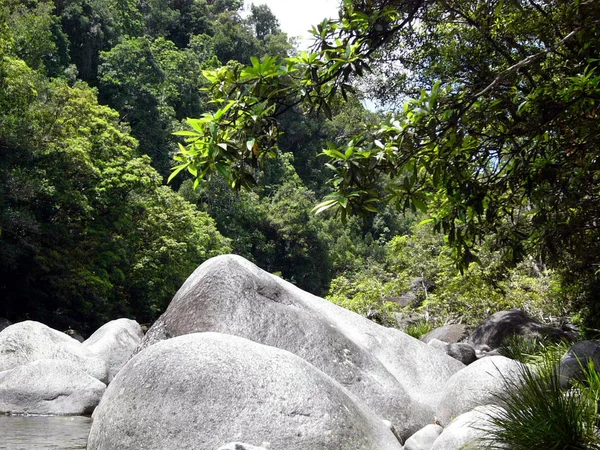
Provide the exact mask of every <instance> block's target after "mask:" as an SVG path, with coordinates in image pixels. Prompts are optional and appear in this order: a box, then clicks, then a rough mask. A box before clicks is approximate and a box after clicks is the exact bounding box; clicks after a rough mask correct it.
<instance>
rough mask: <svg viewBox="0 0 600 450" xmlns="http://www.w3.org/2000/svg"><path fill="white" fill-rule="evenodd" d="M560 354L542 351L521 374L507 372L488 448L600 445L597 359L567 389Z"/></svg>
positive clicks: (553, 449)
mask: <svg viewBox="0 0 600 450" xmlns="http://www.w3.org/2000/svg"><path fill="white" fill-rule="evenodd" d="M556 361H557V359H556V355H555V354H552V353H551V352H549V353H548V354H546V355H543V356H537V362H538V363H537V364H536V365H524V366H523V368H522V370H521V374H520V375H521V377H520V378H516V379H508V378H505V379H504V382H505V385H506V391H505V393H504V394H502V395H500V396H499V398H498V400H499V402H500V404H501V405H502V408H498V409H496V410H494V411H493V412H492V413H490V414H489V417H488V419H487V421H488V423H489V427H486V431H487V438H486V439H485V442H484V443H483V444H484V445H483V447H485V448H503V449H506V448H509V449H514V450H592V449H600V436H599V435H598V429H597V425H598V419H599V415H598V400H599V399H600V397H599V395H600V376H599V375H598V372H597V371H596V370H595V369H594V367H593V365H590V366H588V367H586V370H585V374H586V376H585V379H584V380H583V381H582V382H580V383H578V384H577V386H575V387H573V388H571V389H569V390H567V391H565V390H563V389H561V387H560V382H559V376H558V373H557V370H556Z"/></svg>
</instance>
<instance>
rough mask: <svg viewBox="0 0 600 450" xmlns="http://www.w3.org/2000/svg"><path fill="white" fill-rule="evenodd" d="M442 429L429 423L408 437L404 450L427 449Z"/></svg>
mask: <svg viewBox="0 0 600 450" xmlns="http://www.w3.org/2000/svg"><path fill="white" fill-rule="evenodd" d="M442 431H444V429H443V428H442V427H441V426H440V425H437V424H434V423H430V424H429V425H426V426H425V427H423V428H421V429H420V430H419V431H417V432H416V433H415V434H413V435H412V436H411V437H409V438H408V440H407V441H406V442H405V444H404V450H429V449H430V448H431V446H432V445H433V443H434V442H435V440H436V439H437V438H438V437H439V435H440V434H441V433H442Z"/></svg>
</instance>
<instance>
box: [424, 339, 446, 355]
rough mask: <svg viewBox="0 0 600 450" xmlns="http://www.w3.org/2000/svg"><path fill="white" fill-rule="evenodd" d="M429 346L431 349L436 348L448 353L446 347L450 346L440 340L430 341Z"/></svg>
mask: <svg viewBox="0 0 600 450" xmlns="http://www.w3.org/2000/svg"><path fill="white" fill-rule="evenodd" d="M427 345H429V346H430V347H431V348H435V349H437V350H441V351H443V352H444V353H446V346H447V345H448V344H447V343H446V342H442V341H440V340H439V339H430V340H429V342H427Z"/></svg>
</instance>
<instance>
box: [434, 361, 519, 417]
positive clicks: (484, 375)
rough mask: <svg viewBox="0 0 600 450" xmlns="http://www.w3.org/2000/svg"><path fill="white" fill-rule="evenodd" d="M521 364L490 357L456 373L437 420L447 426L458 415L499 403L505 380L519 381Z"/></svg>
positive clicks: (446, 390) (439, 406) (441, 402)
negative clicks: (499, 395) (477, 407)
mask: <svg viewBox="0 0 600 450" xmlns="http://www.w3.org/2000/svg"><path fill="white" fill-rule="evenodd" d="M521 367H522V364H521V363H519V362H517V361H514V360H512V359H509V358H505V357H504V356H489V357H485V358H482V359H479V360H477V361H475V362H474V363H473V364H471V365H469V366H467V367H465V368H464V369H463V370H461V371H460V372H457V373H455V374H454V375H453V376H452V377H451V378H450V379H449V380H448V382H447V383H446V384H445V385H444V389H443V390H444V395H443V396H442V399H441V400H440V403H439V405H438V408H437V414H436V416H437V418H438V420H439V422H440V424H441V425H443V426H445V425H447V424H448V423H450V421H451V420H452V419H453V418H455V417H458V416H459V415H461V414H463V413H465V412H467V411H470V410H472V409H473V408H475V407H476V406H480V405H488V404H490V405H494V404H497V403H498V398H497V395H498V394H500V393H502V392H504V391H505V381H504V379H505V378H506V379H508V380H511V381H515V382H516V381H518V379H519V377H520V368H521Z"/></svg>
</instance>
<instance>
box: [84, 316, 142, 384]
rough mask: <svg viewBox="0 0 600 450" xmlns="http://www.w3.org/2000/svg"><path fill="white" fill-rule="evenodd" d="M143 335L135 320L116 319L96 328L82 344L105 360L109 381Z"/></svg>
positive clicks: (138, 343) (131, 353)
mask: <svg viewBox="0 0 600 450" xmlns="http://www.w3.org/2000/svg"><path fill="white" fill-rule="evenodd" d="M143 337H144V333H143V332H142V327H141V326H140V324H139V323H137V322H136V321H135V320H130V319H117V320H112V321H110V322H108V323H106V324H104V325H102V326H101V327H100V328H98V330H96V332H95V333H94V334H92V335H91V336H90V337H89V338H88V339H87V340H86V341H85V342H84V343H83V346H84V347H86V348H87V349H88V350H90V351H91V352H92V353H94V354H96V355H98V356H99V357H100V358H102V359H103V360H104V361H106V364H107V366H108V382H109V383H110V382H111V381H112V379H113V378H114V377H115V375H116V374H117V372H118V371H119V370H121V367H123V365H124V364H125V363H126V362H127V361H128V360H129V358H131V355H133V352H134V351H135V349H136V348H137V346H138V345H140V342H141V341H142V338H143Z"/></svg>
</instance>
